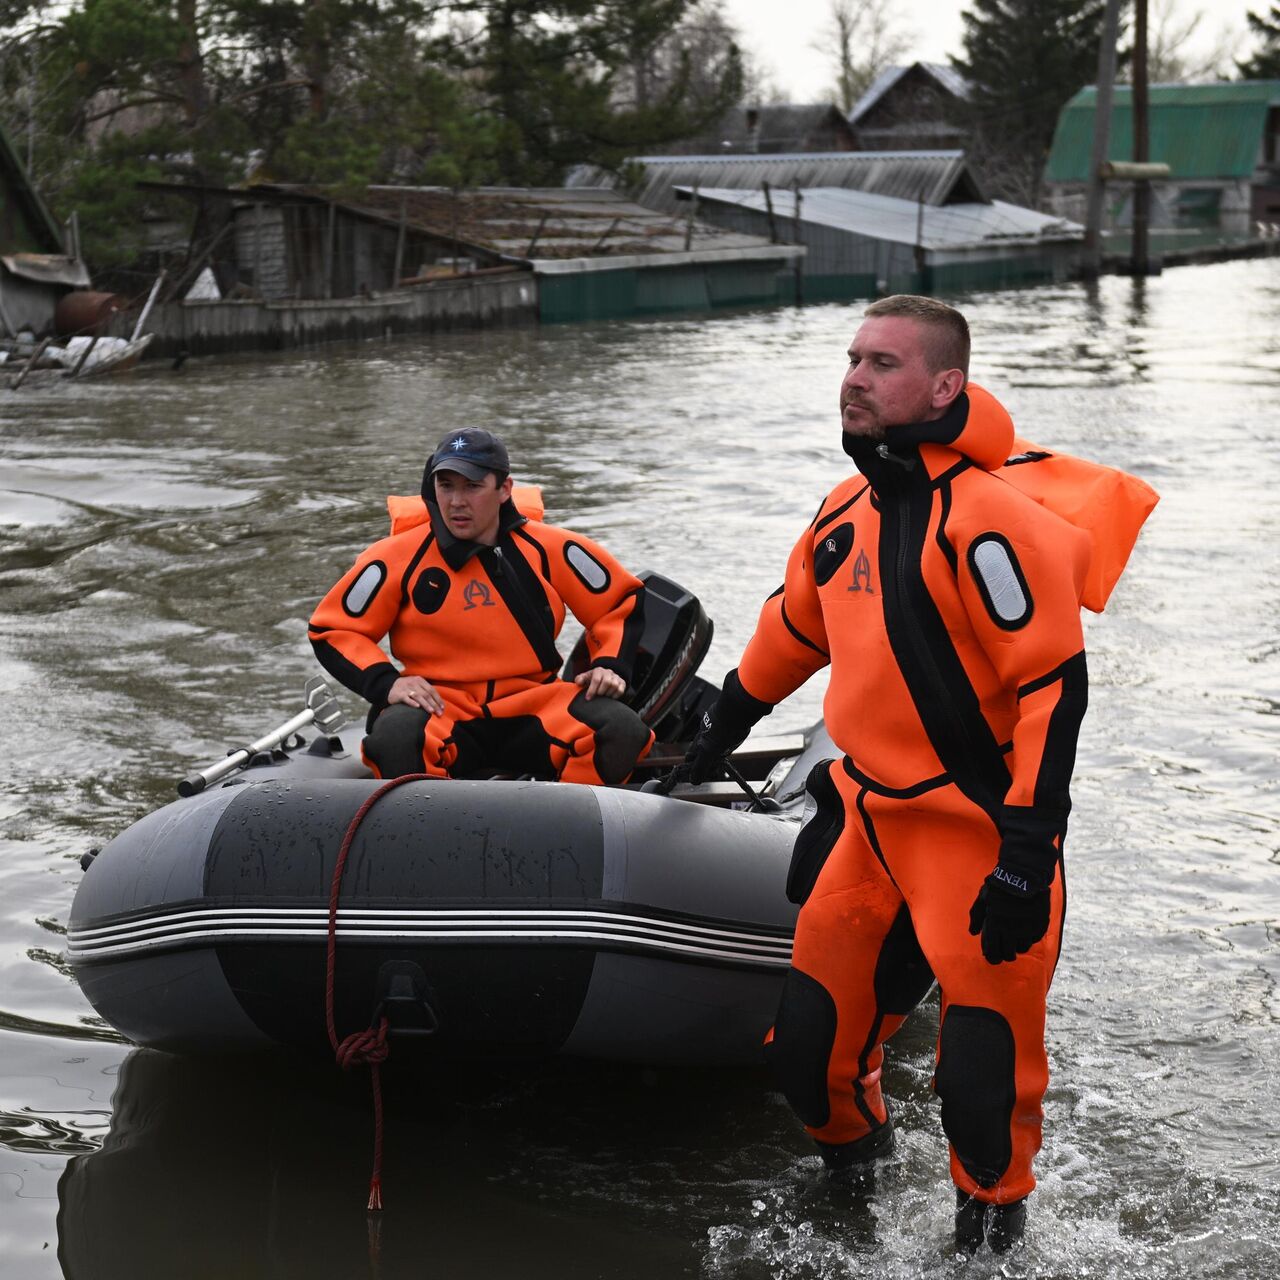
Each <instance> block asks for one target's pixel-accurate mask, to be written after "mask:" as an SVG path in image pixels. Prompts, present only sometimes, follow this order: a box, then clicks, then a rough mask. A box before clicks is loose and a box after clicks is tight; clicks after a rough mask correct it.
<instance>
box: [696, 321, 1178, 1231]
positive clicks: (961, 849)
mask: <svg viewBox="0 0 1280 1280" xmlns="http://www.w3.org/2000/svg"><path fill="white" fill-rule="evenodd" d="M886 304H887V309H886V310H883V311H882V310H880V308H883V307H886ZM920 304H924V305H920ZM895 306H896V307H904V306H905V309H904V310H894V307H895ZM940 306H941V304H936V303H933V302H932V300H927V299H925V300H922V299H886V300H884V302H882V303H880V304H875V305H874V306H873V307H872V308H871V309H870V310H869V311H868V313H867V314H868V317H869V319H868V321H867V322H866V324H864V326H863V328H862V329H860V330H859V334H858V337H856V338H855V340H854V346H853V347H852V348H851V351H850V359H851V364H850V371H849V373H848V374H847V375H846V378H845V383H844V386H843V387H842V393H841V406H842V420H843V422H844V424H845V433H844V447H845V451H846V452H847V453H849V454H850V456H852V458H853V459H854V462H855V463H856V464H857V467H858V472H857V473H856V474H855V475H853V476H851V477H850V478H849V479H847V480H845V481H843V482H842V483H841V484H840V485H838V486H837V487H836V488H835V489H834V490H833V491H832V492H831V494H830V495H829V496H828V497H827V498H826V499H825V500H824V501H823V503H822V505H821V507H820V508H819V511H818V513H817V515H816V516H815V517H814V519H813V521H812V523H811V524H810V525H809V527H808V528H807V529H806V530H805V532H804V534H803V535H802V536H801V538H800V540H799V541H798V542H797V543H796V545H795V548H794V549H793V551H792V553H791V556H790V560H789V562H788V565H787V573H786V580H785V582H784V584H783V586H782V587H780V588H779V589H778V591H777V592H775V593H774V594H773V595H772V596H771V597H770V598H769V599H768V600H767V601H766V602H765V605H764V607H763V609H762V611H761V614H760V619H759V622H758V624H757V628H756V631H755V634H754V636H753V637H752V639H751V640H750V642H749V643H748V645H747V647H746V650H745V652H744V654H743V656H742V660H741V662H740V664H739V666H738V668H737V670H736V671H735V672H730V673H729V675H728V677H727V678H726V681H725V687H724V692H723V694H722V696H721V698H720V700H719V701H718V702H717V704H716V705H715V706H713V707H712V708H711V709H710V711H709V712H708V715H707V718H706V719H705V720H704V725H703V730H702V732H701V734H700V735H699V738H697V739H695V741H694V744H693V746H692V748H691V750H690V754H689V766H690V768H691V771H692V772H693V774H694V780H697V777H698V776H701V775H705V773H706V772H707V771H708V770H709V769H711V768H712V767H714V766H713V763H712V762H713V760H714V757H715V756H716V755H717V754H719V753H722V752H723V751H725V750H731V749H732V748H733V747H734V746H736V745H737V744H738V743H739V742H740V741H741V740H742V738H744V737H745V736H746V734H747V733H748V732H749V731H750V728H751V726H752V725H753V724H754V723H755V722H756V721H757V720H758V719H759V718H760V717H761V716H763V715H765V714H767V713H768V712H769V711H770V710H771V709H772V707H773V705H774V704H775V703H777V702H780V701H781V700H782V699H783V698H785V697H787V696H788V694H790V693H792V692H793V691H794V690H795V689H796V688H798V687H799V686H800V685H801V684H803V683H804V681H805V680H807V679H808V678H809V676H811V675H813V674H814V673H815V672H817V671H818V670H820V669H821V668H823V667H825V666H827V665H828V664H830V666H831V675H830V686H829V689H828V692H827V696H826V701H825V718H826V723H827V728H828V730H829V732H830V733H831V736H832V738H833V739H834V741H835V743H836V745H837V746H838V747H839V748H840V750H841V751H842V752H843V753H844V757H843V759H841V760H837V761H833V762H824V763H823V764H822V765H820V766H818V768H817V769H815V771H814V773H813V775H811V777H810V780H809V791H810V795H811V802H812V804H811V807H812V810H813V814H812V817H811V818H810V820H809V821H808V822H807V823H806V825H805V826H804V828H803V829H802V831H801V834H800V836H799V838H798V840H797V843H796V849H795V854H794V857H793V862H792V867H791V874H790V878H789V883H788V892H789V894H790V896H791V897H792V898H793V900H794V901H797V902H800V903H802V904H803V905H802V909H801V912H800V916H799V921H798V924H797V929H796V939H795V948H794V953H793V960H792V969H791V971H790V973H789V975H788V978H787V983H786V987H785V990H784V994H783V997H782V1000H781V1003H780V1006H779V1010H778V1015H777V1019H776V1024H775V1027H774V1029H773V1030H772V1031H771V1032H770V1035H769V1037H768V1040H767V1042H766V1056H767V1058H768V1059H769V1061H770V1063H771V1065H772V1067H773V1068H774V1070H775V1072H776V1074H777V1076H778V1079H779V1082H780V1084H781V1087H782V1088H783V1090H784V1092H785V1094H786V1096H787V1098H788V1100H789V1101H790V1103H791V1105H792V1107H793V1108H794V1110H795V1111H796V1112H797V1114H798V1115H799V1116H800V1118H801V1120H802V1121H803V1122H804V1124H805V1127H806V1129H807V1131H808V1132H809V1134H810V1135H811V1136H812V1137H813V1138H814V1139H815V1140H816V1141H817V1143H818V1145H819V1149H820V1151H821V1153H822V1155H823V1158H824V1160H825V1161H826V1163H827V1165H828V1167H829V1168H830V1169H831V1170H832V1172H833V1173H835V1174H837V1175H838V1176H844V1177H855V1178H868V1177H869V1174H870V1171H871V1169H872V1167H873V1164H872V1162H873V1161H874V1160H875V1158H877V1157H879V1156H882V1155H884V1154H886V1153H887V1152H888V1151H889V1150H890V1149H891V1147H892V1136H893V1120H892V1117H891V1115H890V1113H889V1110H888V1107H887V1105H886V1100H885V1098H884V1096H883V1095H882V1093H881V1088H880V1070H881V1063H882V1045H883V1044H884V1042H885V1040H886V1039H887V1038H888V1037H889V1036H891V1035H892V1034H893V1032H894V1031H895V1030H896V1029H897V1028H898V1027H899V1026H900V1025H901V1023H902V1021H903V1019H904V1017H905V1016H906V1015H907V1014H908V1013H909V1012H910V1011H911V1010H912V1009H913V1008H914V1007H915V1005H916V1004H917V1003H918V1002H919V1001H920V1000H921V999H922V998H923V997H924V995H925V994H926V993H927V992H928V990H929V989H930V987H931V985H932V982H933V980H934V978H935V977H936V979H937V980H938V982H939V984H940V986H941V991H942V1021H941V1027H940V1032H939V1039H938V1057H937V1066H936V1074H935V1079H934V1085H935V1090H936V1092H937V1093H938V1095H939V1097H940V1098H941V1101H942V1123H943V1128H944V1130H945V1132H946V1134H947V1137H948V1140H949V1143H950V1148H951V1173H952V1178H953V1181H954V1182H955V1185H956V1188H957V1216H956V1240H957V1245H958V1247H960V1248H962V1249H965V1250H968V1251H972V1250H974V1249H976V1248H977V1247H978V1246H979V1245H980V1244H981V1243H982V1240H983V1238H984V1229H985V1238H986V1240H987V1242H988V1243H989V1244H990V1245H991V1247H992V1248H993V1249H995V1250H997V1251H1003V1250H1004V1249H1007V1248H1009V1247H1011V1246H1012V1245H1013V1244H1014V1243H1016V1242H1017V1241H1018V1240H1019V1239H1020V1238H1021V1235H1022V1230H1023V1222H1024V1220H1025V1200H1026V1197H1027V1196H1028V1194H1029V1193H1030V1192H1031V1190H1032V1189H1033V1187H1034V1186H1035V1179H1034V1176H1033V1174H1032V1168H1031V1164H1032V1157H1033V1156H1034V1155H1035V1153H1036V1151H1037V1150H1038V1149H1039V1147H1040V1142H1041V1119H1042V1114H1041V1100H1042V1098H1043V1095H1044V1091H1045V1088H1046V1085H1047V1083H1048V1064H1047V1059H1046V1054H1045V1047H1044V1020H1045V1001H1046V996H1047V993H1048V989H1049V984H1050V982H1051V980H1052V976H1053V970H1054V967H1055V965H1056V962H1057V958H1058V953H1059V947H1060V943H1061V929H1062V921H1063V908H1064V901H1065V898H1064V868H1063V863H1062V843H1063V838H1064V836H1065V833H1066V825H1067V814H1068V811H1069V809H1070V797H1069V783H1070V778H1071V773H1072V769H1073V767H1074V761H1075V750H1076V740H1077V735H1078V730H1079V725H1080V721H1081V718H1082V716H1083V714H1084V710H1085V706H1086V703H1087V683H1088V681H1087V673H1086V665H1085V654H1084V643H1083V636H1082V631H1081V626H1080V617H1079V609H1080V605H1081V604H1086V605H1088V606H1089V607H1090V608H1093V609H1101V608H1102V606H1103V605H1104V604H1105V602H1106V599H1107V597H1108V595H1109V594H1110V591H1111V588H1112V587H1113V586H1114V584H1115V581H1116V579H1117V578H1118V577H1119V575H1120V573H1121V571H1122V570H1123V568H1124V565H1125V562H1126V560H1127V558H1128V555H1129V552H1130V550H1131V548H1132V546H1133V543H1134V540H1135V538H1136V536H1137V533H1138V530H1139V529H1140V528H1141V525H1142V523H1143V521H1144V520H1145V518H1146V516H1147V515H1148V514H1149V513H1150V511H1151V509H1152V508H1153V507H1154V505H1155V503H1156V501H1157V498H1156V495H1155V493H1154V491H1152V490H1151V489H1150V488H1149V487H1148V486H1147V485H1145V484H1144V483H1143V482H1142V481H1140V480H1137V479H1135V478H1134V477H1132V476H1127V475H1125V474H1124V473H1122V472H1118V471H1115V470H1114V469H1111V468H1107V467H1102V466H1098V465H1097V464H1094V463H1089V462H1084V461H1082V460H1080V459H1076V458H1071V457H1068V456H1066V455H1061V454H1056V453H1051V452H1049V451H1045V450H1040V449H1037V448H1036V447H1035V446H1031V445H1026V444H1025V442H1018V443H1017V445H1016V446H1015V441H1014V432H1013V425H1012V422H1011V421H1010V419H1009V416H1008V414H1007V413H1006V412H1005V410H1004V409H1003V407H1002V406H1001V405H1000V404H999V403H998V402H997V401H996V400H995V399H994V398H993V397H992V396H990V395H989V394H988V393H987V392H985V391H983V390H982V389H981V388H979V387H976V386H974V385H972V384H969V385H968V386H967V387H966V386H965V381H964V378H965V376H966V373H965V371H966V370H967V356H968V331H967V326H965V327H964V328H963V339H964V341H963V355H964V359H963V363H961V361H960V360H959V359H957V358H955V357H954V355H953V357H952V359H951V360H950V364H954V365H959V366H960V367H959V368H958V369H957V368H951V369H950V374H951V375H953V376H951V379H950V383H948V382H947V381H946V377H947V375H946V372H945V371H946V369H947V367H948V362H946V361H944V362H943V365H942V366H941V370H942V371H941V372H940V371H939V369H930V368H928V366H927V361H926V356H927V355H929V354H930V353H931V350H932V348H931V344H930V341H929V339H930V337H931V334H932V330H931V328H930V326H931V325H932V324H933V319H932V317H933V316H934V314H935V312H934V310H933V309H932V308H937V307H940ZM944 310H945V311H947V312H950V308H944ZM917 313H920V314H919V315H918V314H917ZM951 315H953V316H955V315H958V313H955V312H951ZM921 316H923V318H921ZM948 323H950V322H948ZM960 325H961V326H963V325H964V322H963V318H960ZM916 356H919V358H920V360H921V361H922V362H925V363H923V364H922V366H921V367H922V368H924V369H925V373H926V374H927V376H928V377H929V378H932V379H933V383H930V384H927V385H934V384H939V385H940V386H941V390H938V389H936V387H935V390H934V391H933V392H932V393H931V394H932V400H931V401H930V402H929V403H931V404H932V405H933V406H934V408H935V410H936V411H937V412H938V415H939V416H936V417H934V418H931V419H929V418H926V419H924V420H921V419H920V418H918V417H913V418H907V419H896V420H895V418H894V417H893V413H894V403H893V401H894V390H893V383H892V378H893V377H902V376H904V375H903V370H904V368H906V367H907V365H908V364H909V362H910V361H911V360H912V359H914V358H915V357H916ZM881 360H886V361H888V362H889V363H886V364H884V365H883V366H881V365H880V364H878V363H876V362H879V361H881ZM904 362H906V363H904ZM885 371H887V375H886V373H885ZM886 376H887V377H888V379H889V380H888V381H886V380H885V378H886ZM886 388H887V390H886ZM961 388H964V389H963V390H961ZM909 398H910V397H908V400H909ZM877 413H879V414H880V415H881V417H882V418H885V417H887V418H888V421H887V422H883V421H882V422H881V423H879V424H877V423H875V422H868V423H867V424H866V429H865V430H860V427H862V426H863V424H862V423H860V422H859V415H860V414H861V415H862V417H863V418H864V419H871V418H872V417H873V416H874V415H875V414H877ZM877 430H878V434H877ZM1011 453H1013V454H1014V456H1013V457H1012V458H1010V454H1011Z"/></svg>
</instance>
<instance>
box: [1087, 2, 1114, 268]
mask: <svg viewBox="0 0 1280 1280" xmlns="http://www.w3.org/2000/svg"><path fill="white" fill-rule="evenodd" d="M1119 34H1120V0H1107V8H1106V12H1105V14H1104V15H1103V19H1102V43H1101V44H1100V45H1099V46H1098V85H1097V96H1096V98H1095V101H1094V111H1093V155H1092V157H1091V159H1090V161H1089V188H1088V196H1087V198H1086V203H1085V217H1084V223H1085V231H1084V258H1083V260H1082V261H1081V263H1080V271H1081V274H1082V275H1084V276H1085V277H1086V278H1087V279H1094V278H1096V277H1097V276H1099V275H1100V274H1101V273H1102V200H1103V195H1104V194H1105V191H1106V184H1105V181H1104V179H1103V176H1102V166H1103V165H1104V164H1106V162H1107V149H1108V147H1109V146H1110V143H1111V102H1112V98H1113V96H1114V88H1115V79H1116V41H1117V39H1118V38H1119Z"/></svg>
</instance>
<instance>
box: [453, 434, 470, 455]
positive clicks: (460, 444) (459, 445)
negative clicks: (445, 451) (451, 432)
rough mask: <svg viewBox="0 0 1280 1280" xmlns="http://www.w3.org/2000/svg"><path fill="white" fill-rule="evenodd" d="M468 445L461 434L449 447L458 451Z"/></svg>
mask: <svg viewBox="0 0 1280 1280" xmlns="http://www.w3.org/2000/svg"><path fill="white" fill-rule="evenodd" d="M466 447H467V442H466V441H465V440H464V439H463V438H462V437H461V436H459V437H458V438H457V439H456V440H455V441H454V442H453V443H452V444H451V445H450V446H449V448H450V449H453V450H454V451H455V452H456V451H457V450H458V449H465V448H466Z"/></svg>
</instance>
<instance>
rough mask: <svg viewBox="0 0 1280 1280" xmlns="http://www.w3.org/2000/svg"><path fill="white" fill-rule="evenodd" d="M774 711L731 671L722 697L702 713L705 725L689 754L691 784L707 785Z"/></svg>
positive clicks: (736, 673)
mask: <svg viewBox="0 0 1280 1280" xmlns="http://www.w3.org/2000/svg"><path fill="white" fill-rule="evenodd" d="M772 710H773V705H772V703H768V702H761V701H760V699H759V698H753V697H752V696H751V695H750V694H749V693H748V692H747V691H746V690H745V689H744V688H743V687H742V682H741V681H740V680H739V679H738V672H737V671H736V670H733V671H730V672H729V674H728V675H727V676H725V678H724V688H723V689H721V690H720V696H719V697H718V698H717V699H716V700H715V702H713V703H712V704H711V706H709V707H708V708H707V709H706V711H704V712H703V713H702V725H701V727H700V728H699V729H698V732H697V733H695V734H694V736H693V741H692V742H691V743H690V744H689V750H688V751H687V752H686V753H685V757H684V764H685V769H686V770H687V771H688V778H689V781H690V782H692V783H699V782H706V780H707V779H708V778H710V777H711V775H712V774H714V773H715V772H716V771H717V769H718V768H719V767H720V763H721V761H723V760H724V758H725V756H727V755H729V754H730V753H731V752H733V751H736V750H737V748H738V747H740V746H741V745H742V743H743V741H744V740H745V739H746V736H747V734H749V733H750V732H751V730H752V728H753V727H754V726H755V724H756V722H757V721H758V720H761V719H763V718H764V717H765V716H767V715H768V714H769V712H770V711H772Z"/></svg>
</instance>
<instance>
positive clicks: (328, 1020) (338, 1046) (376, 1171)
mask: <svg viewBox="0 0 1280 1280" xmlns="http://www.w3.org/2000/svg"><path fill="white" fill-rule="evenodd" d="M430 776H431V775H430V774H427V773H406V774H403V775H402V776H401V777H399V778H391V779H390V780H389V781H387V782H384V783H383V784H382V786H380V787H379V788H378V789H377V790H376V791H374V792H372V793H371V794H370V795H369V796H368V797H367V798H366V799H365V802H364V803H363V804H362V805H361V806H360V807H359V808H358V809H357V810H356V814H355V817H354V818H352V819H351V822H350V825H348V827H347V833H346V835H344V836H343V837H342V845H341V847H340V848H339V850H338V860H337V862H335V863H334V864H333V879H332V881H331V882H330V884H329V939H328V945H327V946H326V948H325V972H324V1020H325V1026H326V1028H327V1029H328V1032H329V1044H330V1045H331V1046H332V1048H333V1054H334V1057H335V1058H336V1059H337V1062H338V1066H340V1067H341V1068H342V1069H343V1070H344V1071H346V1070H348V1069H350V1068H351V1067H355V1066H361V1065H364V1066H367V1067H368V1068H369V1081H370V1084H371V1086H372V1089H373V1172H372V1173H371V1174H370V1177H369V1204H368V1211H369V1212H370V1213H374V1212H377V1211H378V1210H380V1209H381V1208H382V1082H381V1078H380V1076H379V1072H378V1068H379V1067H380V1066H381V1064H382V1063H384V1062H385V1061H386V1060H387V1057H388V1055H389V1054H390V1053H391V1044H390V1041H389V1040H388V1039H387V1032H388V1027H389V1024H388V1022H387V1018H386V1015H385V1014H375V1015H374V1016H375V1022H374V1025H371V1026H369V1027H366V1028H365V1030H363V1031H353V1032H352V1033H351V1034H350V1035H349V1036H347V1037H346V1038H345V1039H344V1040H341V1041H339V1039H338V1028H337V1025H336V1024H335V1022H334V1014H333V988H334V979H335V974H336V970H337V959H338V897H339V895H340V894H341V892H342V873H343V871H344V870H345V869H346V865H347V854H349V853H350V852H351V845H352V843H353V842H354V840H355V838H356V832H357V831H359V829H360V824H361V823H362V822H363V821H364V820H365V817H366V816H367V815H368V813H369V810H370V809H372V808H373V806H374V805H375V804H377V803H378V801H379V800H381V799H382V797H383V796H385V795H386V794H387V792H388V791H394V790H395V789H396V787H400V786H403V785H404V784H405V783H406V782H423V781H426V780H427V779H428V778H430Z"/></svg>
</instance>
